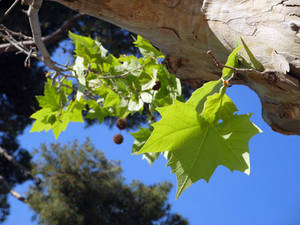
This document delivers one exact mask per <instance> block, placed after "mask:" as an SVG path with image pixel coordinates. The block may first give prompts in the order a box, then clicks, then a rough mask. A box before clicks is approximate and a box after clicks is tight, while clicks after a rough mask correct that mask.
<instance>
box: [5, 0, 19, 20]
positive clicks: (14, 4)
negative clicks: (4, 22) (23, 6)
mask: <svg viewBox="0 0 300 225" xmlns="http://www.w3.org/2000/svg"><path fill="white" fill-rule="evenodd" d="M18 2H19V0H15V2H14V3H13V4H12V5H11V6H10V7H9V8H8V10H6V12H5V13H4V16H7V15H8V13H9V12H10V11H11V10H12V9H13V8H14V7H15V6H16V5H17V3H18Z"/></svg>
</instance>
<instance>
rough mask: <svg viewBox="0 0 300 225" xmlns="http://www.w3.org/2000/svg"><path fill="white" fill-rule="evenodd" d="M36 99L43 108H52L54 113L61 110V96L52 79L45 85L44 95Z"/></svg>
mask: <svg viewBox="0 0 300 225" xmlns="http://www.w3.org/2000/svg"><path fill="white" fill-rule="evenodd" d="M36 98H37V100H38V102H39V105H40V107H42V108H51V109H52V110H53V111H56V110H58V109H59V108H60V95H59V93H58V91H57V89H56V87H55V86H53V85H52V81H51V80H50V79H47V82H46V84H45V87H44V95H43V96H36Z"/></svg>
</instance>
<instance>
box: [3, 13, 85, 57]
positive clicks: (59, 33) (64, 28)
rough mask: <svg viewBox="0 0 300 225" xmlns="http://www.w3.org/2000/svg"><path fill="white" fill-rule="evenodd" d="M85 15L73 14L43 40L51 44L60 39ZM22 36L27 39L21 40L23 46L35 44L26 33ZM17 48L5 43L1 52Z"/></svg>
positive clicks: (13, 50) (15, 33)
mask: <svg viewBox="0 0 300 225" xmlns="http://www.w3.org/2000/svg"><path fill="white" fill-rule="evenodd" d="M83 16H84V15H83V14H76V15H74V16H72V17H71V18H70V19H68V20H66V21H65V22H64V23H63V24H62V25H61V27H59V28H58V29H57V30H56V31H55V32H53V33H52V34H49V35H47V36H45V37H43V38H42V41H43V42H44V44H45V45H49V44H51V43H53V42H55V41H57V40H59V39H60V38H62V37H63V36H64V35H65V34H66V33H67V32H68V31H69V30H70V29H71V28H72V27H73V26H74V23H75V22H76V21H77V20H79V19H80V18H82V17H83ZM2 27H3V26H2ZM0 29H1V27H0ZM6 29H7V28H6ZM7 30H8V29H7ZM9 31H10V33H11V34H13V35H16V36H17V35H20V33H19V32H14V31H11V30H9ZM20 37H22V38H23V39H26V41H21V42H20V44H22V46H24V47H27V48H29V47H32V46H35V43H34V41H33V40H32V38H31V37H27V36H25V35H24V34H22V36H20ZM17 50H18V49H17V48H15V47H14V46H13V45H11V44H10V43H5V44H1V45H0V54H1V53H4V52H16V51H17Z"/></svg>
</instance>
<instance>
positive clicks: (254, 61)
mask: <svg viewBox="0 0 300 225" xmlns="http://www.w3.org/2000/svg"><path fill="white" fill-rule="evenodd" d="M241 41H242V44H243V47H244V48H245V50H246V52H247V54H248V56H249V59H250V61H251V62H252V64H253V66H254V68H255V69H257V70H258V71H261V72H262V71H264V70H265V68H264V66H263V65H262V64H261V63H260V62H259V61H258V60H257V59H256V58H255V56H254V55H253V53H252V52H251V51H250V49H249V48H248V46H247V45H246V43H245V41H244V40H243V38H242V37H241Z"/></svg>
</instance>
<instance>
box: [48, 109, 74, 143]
mask: <svg viewBox="0 0 300 225" xmlns="http://www.w3.org/2000/svg"><path fill="white" fill-rule="evenodd" d="M69 121H70V119H69V114H68V113H62V114H61V115H60V116H59V117H58V118H57V120H56V122H55V123H54V124H53V125H52V127H51V128H52V131H53V134H54V136H55V139H57V138H58V136H59V135H60V134H61V132H62V131H64V130H66V128H67V126H68V124H69Z"/></svg>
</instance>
